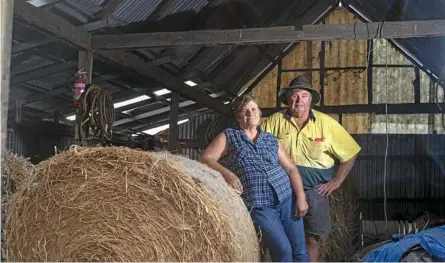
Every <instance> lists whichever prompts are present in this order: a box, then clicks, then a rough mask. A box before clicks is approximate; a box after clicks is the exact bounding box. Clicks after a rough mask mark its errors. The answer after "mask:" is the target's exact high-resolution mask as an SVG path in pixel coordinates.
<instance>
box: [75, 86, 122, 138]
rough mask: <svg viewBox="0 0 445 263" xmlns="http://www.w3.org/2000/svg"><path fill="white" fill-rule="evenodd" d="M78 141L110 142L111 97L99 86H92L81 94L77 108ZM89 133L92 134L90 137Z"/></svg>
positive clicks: (112, 111)
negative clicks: (95, 140)
mask: <svg viewBox="0 0 445 263" xmlns="http://www.w3.org/2000/svg"><path fill="white" fill-rule="evenodd" d="M79 116H80V117H79V120H78V122H79V125H78V126H79V140H80V142H81V144H83V142H85V141H87V140H91V139H97V140H100V141H102V142H104V141H109V140H111V137H112V132H113V130H112V128H113V123H114V120H115V112H114V104H113V99H112V97H111V95H110V94H109V93H108V92H107V91H105V90H104V89H102V88H101V87H100V86H99V85H96V84H92V85H90V86H89V87H87V89H86V91H85V92H84V93H83V94H82V98H81V102H80V107H79ZM90 131H91V132H92V134H91V135H90Z"/></svg>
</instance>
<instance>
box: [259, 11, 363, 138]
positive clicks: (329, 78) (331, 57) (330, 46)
mask: <svg viewBox="0 0 445 263" xmlns="http://www.w3.org/2000/svg"><path fill="white" fill-rule="evenodd" d="M355 22H357V23H360V21H359V20H358V19H356V18H354V16H353V14H351V13H350V12H349V11H348V10H346V9H344V8H338V9H337V10H335V11H334V12H333V13H332V14H331V15H330V16H328V17H327V18H326V20H325V23H326V24H346V23H355ZM321 46H322V44H321V41H308V42H301V43H299V44H298V45H297V46H296V47H295V48H294V50H293V51H291V52H290V53H289V54H288V55H287V56H286V57H285V58H284V59H283V60H282V70H284V71H285V70H295V69H306V70H307V69H311V68H312V69H319V68H320V58H321V56H322V54H321ZM366 49H367V44H366V41H354V40H345V41H328V42H326V43H325V67H358V66H366V60H367V57H366ZM300 74H301V75H305V76H306V77H307V78H308V80H309V81H310V82H311V83H312V85H313V87H316V88H317V89H319V90H320V87H321V83H320V77H321V76H320V72H319V71H312V72H311V71H305V72H302V71H299V72H282V74H281V82H280V88H282V87H285V86H287V85H288V84H289V82H290V81H291V80H292V79H293V78H294V77H296V76H298V75H300ZM277 77H278V66H276V67H275V68H274V69H273V70H272V71H271V72H270V73H269V74H268V75H267V76H265V77H264V78H263V80H262V81H261V82H260V83H258V85H257V86H256V87H255V88H254V89H253V91H252V95H253V96H254V97H255V99H256V100H257V101H258V103H259V106H260V107H275V106H276V93H277ZM366 103H367V72H366V70H348V71H345V70H341V71H338V70H335V71H334V70H328V71H326V73H325V76H324V104H325V105H348V104H366ZM369 115H370V114H344V115H343V116H342V125H343V126H344V127H345V128H346V129H347V130H348V131H349V132H350V133H352V134H357V133H369V132H370V131H371V125H370V116H369ZM331 116H332V117H334V118H335V119H337V120H339V116H338V115H336V114H335V115H331Z"/></svg>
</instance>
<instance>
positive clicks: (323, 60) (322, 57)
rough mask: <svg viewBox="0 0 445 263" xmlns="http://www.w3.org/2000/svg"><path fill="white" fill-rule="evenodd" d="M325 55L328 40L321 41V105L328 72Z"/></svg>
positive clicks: (322, 104) (321, 104)
mask: <svg viewBox="0 0 445 263" xmlns="http://www.w3.org/2000/svg"><path fill="white" fill-rule="evenodd" d="M323 23H324V22H323ZM325 57H326V42H325V41H321V49H320V106H324V76H325V74H326V69H325Z"/></svg>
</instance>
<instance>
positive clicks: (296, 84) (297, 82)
mask: <svg viewBox="0 0 445 263" xmlns="http://www.w3.org/2000/svg"><path fill="white" fill-rule="evenodd" d="M294 89H304V90H307V91H309V92H310V93H311V95H312V104H313V105H315V104H317V103H318V102H319V101H320V93H319V92H318V90H316V89H314V88H313V87H312V86H311V84H309V81H308V80H307V79H306V77H305V76H303V75H299V76H297V77H296V78H294V79H293V80H291V82H290V83H289V86H287V87H285V88H282V89H280V91H279V92H278V99H279V100H280V102H281V103H283V104H285V105H287V102H288V99H287V94H288V93H289V92H290V91H292V90H294Z"/></svg>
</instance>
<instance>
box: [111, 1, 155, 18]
mask: <svg viewBox="0 0 445 263" xmlns="http://www.w3.org/2000/svg"><path fill="white" fill-rule="evenodd" d="M161 2H162V0H127V1H125V2H124V3H123V4H121V5H120V6H119V7H118V8H117V9H116V10H115V11H114V16H116V17H118V18H119V19H121V20H123V21H125V22H127V23H134V22H140V21H144V20H146V19H147V18H148V17H149V16H150V15H151V14H152V13H153V11H154V10H156V8H157V7H158V5H159V4H160V3H161Z"/></svg>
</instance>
